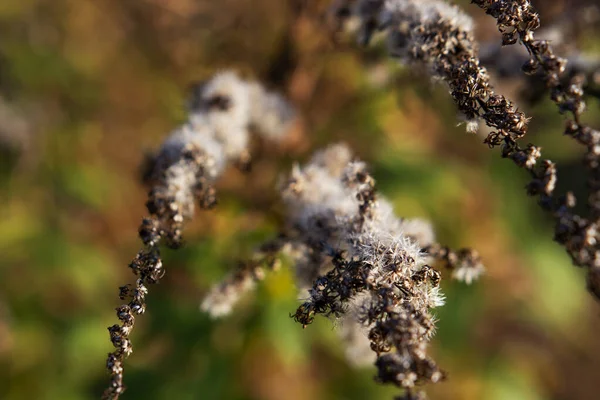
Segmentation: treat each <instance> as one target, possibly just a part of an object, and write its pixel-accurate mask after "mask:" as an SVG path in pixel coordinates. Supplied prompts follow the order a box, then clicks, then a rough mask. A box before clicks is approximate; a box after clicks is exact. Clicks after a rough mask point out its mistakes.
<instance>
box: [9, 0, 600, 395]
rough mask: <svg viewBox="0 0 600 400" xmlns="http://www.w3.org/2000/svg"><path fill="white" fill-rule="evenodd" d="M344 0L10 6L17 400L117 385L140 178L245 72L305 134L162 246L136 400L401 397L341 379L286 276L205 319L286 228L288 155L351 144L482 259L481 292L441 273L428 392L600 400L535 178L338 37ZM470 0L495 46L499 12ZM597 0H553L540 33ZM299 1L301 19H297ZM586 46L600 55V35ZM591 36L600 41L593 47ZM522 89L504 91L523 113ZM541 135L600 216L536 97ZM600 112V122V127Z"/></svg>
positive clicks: (12, 379)
mask: <svg viewBox="0 0 600 400" xmlns="http://www.w3.org/2000/svg"><path fill="white" fill-rule="evenodd" d="M327 3H328V2H327V1H314V2H303V1H300V0H299V1H287V2H286V1H281V0H253V1H243V0H221V1H218V2H215V1H206V0H137V1H134V0H18V1H17V0H2V1H1V2H0V100H1V101H0V168H1V170H0V185H1V186H0V202H1V203H0V204H1V207H0V260H1V261H0V399H6V400H24V399H27V400H30V399H40V400H45V399H63V400H77V399H94V398H99V396H100V394H101V393H102V391H103V388H104V387H105V385H106V384H107V382H108V376H107V373H106V371H105V368H104V366H105V358H106V354H107V353H108V352H109V351H111V350H112V347H111V344H110V341H109V336H108V332H107V330H106V327H107V326H109V325H112V324H114V323H116V322H117V319H116V316H115V313H114V308H115V307H116V306H117V305H118V304H119V300H118V297H117V293H118V286H120V285H122V284H124V283H127V282H130V281H131V280H132V275H131V273H130V270H129V269H128V268H127V264H128V262H129V261H130V259H131V258H132V257H133V256H134V255H135V253H136V251H137V250H138V247H139V242H138V239H137V227H138V225H139V222H140V221H141V218H142V217H143V216H144V214H145V209H144V206H143V204H144V202H145V188H143V187H142V185H141V184H140V179H139V177H140V174H139V166H140V164H141V162H142V160H143V158H144V154H145V152H148V151H151V150H153V149H156V148H157V147H158V146H159V145H160V143H161V141H162V139H163V138H164V137H165V136H166V135H167V134H168V132H169V131H170V130H171V129H172V128H174V127H175V126H177V124H179V123H181V122H182V121H183V120H184V119H185V111H184V108H183V106H182V105H183V103H184V100H185V97H186V90H187V87H188V86H189V85H190V84H191V83H192V82H194V81H198V80H203V79H206V78H208V77H210V75H211V74H213V73H214V72H216V71H218V70H220V69H222V68H234V69H235V70H237V71H240V72H241V73H243V74H245V75H246V76H249V77H254V78H256V79H260V80H262V81H263V82H265V83H266V84H267V85H268V86H269V87H272V88H274V89H277V90H279V91H281V92H284V93H285V94H286V96H287V97H288V98H290V99H291V101H292V102H293V103H294V104H295V105H296V106H297V108H298V109H299V112H300V113H301V115H302V121H301V123H300V124H298V126H296V127H295V128H294V130H293V132H292V133H291V138H290V139H289V140H288V141H286V143H285V144H284V145H283V146H279V147H276V146H273V145H270V144H268V143H261V142H256V143H254V145H253V154H254V157H255V160H256V162H255V164H254V168H253V170H252V171H251V172H250V173H248V174H243V173H241V172H239V171H237V170H234V169H233V168H231V169H230V170H228V171H227V173H226V174H225V176H224V177H223V179H222V180H221V181H220V182H219V185H218V193H219V205H218V207H217V208H216V209H215V210H213V211H210V212H200V213H199V214H198V215H197V218H196V219H195V220H194V221H193V222H192V223H190V224H189V226H188V229H187V230H186V232H185V238H186V244H185V246H184V248H183V249H181V250H178V251H166V253H165V265H166V270H167V274H166V275H165V277H164V279H163V280H162V281H161V283H160V284H159V285H156V286H154V287H151V288H150V289H151V290H150V295H149V299H148V301H149V304H148V312H147V313H146V314H145V315H144V316H143V317H141V318H139V319H138V322H137V324H136V328H135V330H134V333H133V335H132V340H133V345H134V353H133V355H132V356H131V357H130V358H129V359H128V361H127V362H126V370H125V383H126V385H127V386H128V390H127V392H126V393H125V395H124V396H123V399H181V400H187V399H204V400H211V399H247V400H251V399H252V400H258V399H261V400H262V399H264V400H281V399H285V400H296V399H348V400H350V399H357V400H358V399H391V398H392V397H393V395H394V394H398V391H397V390H395V389H394V388H389V387H382V386H379V385H377V384H375V383H374V382H373V380H372V377H373V375H374V373H375V371H374V368H365V369H360V370H356V369H353V368H351V367H350V366H348V365H347V363H346V361H345V359H344V354H343V349H342V348H341V346H340V344H339V341H338V338H337V335H336V334H335V332H334V331H333V327H334V324H333V323H332V322H331V321H329V320H325V319H318V320H317V321H316V322H315V324H313V325H311V326H309V327H307V328H306V329H304V330H303V329H302V327H301V326H300V325H299V324H296V323H294V321H293V320H292V319H291V318H289V313H290V312H293V311H294V310H295V308H296V306H297V301H296V290H295V289H294V286H293V282H292V279H291V274H290V272H289V271H287V270H285V269H283V270H282V271H280V272H278V273H275V274H273V275H271V276H269V277H268V278H267V279H266V281H265V282H264V283H262V284H261V285H259V287H258V290H257V291H256V293H254V294H251V295H249V296H247V297H246V298H245V299H244V301H243V302H242V303H241V304H240V305H239V307H238V308H237V310H236V311H235V312H234V314H233V315H231V316H230V317H228V318H225V319H222V320H218V321H212V320H210V319H209V318H208V317H207V316H206V315H204V314H202V313H201V312H200V311H199V303H200V301H201V299H202V297H203V294H204V293H206V291H207V289H208V288H209V287H210V285H211V283H213V282H215V281H217V280H218V279H220V278H221V277H223V276H224V275H225V274H226V273H227V271H228V270H229V269H231V268H232V267H233V266H234V265H235V262H236V260H238V259H240V258H244V257H246V256H248V255H249V254H250V253H251V251H252V249H253V248H254V247H255V246H256V245H258V244H260V243H261V242H262V241H263V240H265V239H267V238H269V237H271V236H272V235H274V234H275V233H276V232H277V230H278V227H279V226H280V222H281V218H282V207H281V204H280V203H279V201H278V196H277V191H276V189H275V188H276V182H277V180H278V177H279V176H281V174H282V173H284V172H286V171H288V170H289V167H290V166H291V165H292V163H293V161H294V160H303V159H306V158H307V157H308V156H309V155H310V153H311V152H312V151H313V150H314V149H316V148H319V147H321V146H323V145H325V144H328V143H332V142H335V141H342V140H343V141H346V142H348V143H349V144H350V145H351V146H352V147H353V148H354V149H355V151H356V152H357V153H358V154H359V155H360V156H361V157H362V158H363V159H365V160H366V161H368V162H369V163H370V164H371V166H372V169H373V174H374V177H375V178H376V180H377V182H378V185H379V186H378V187H379V189H380V191H381V192H382V193H383V194H384V195H385V196H387V197H388V198H389V199H390V200H391V201H392V202H393V204H394V206H395V208H396V211H397V214H398V215H401V216H405V217H423V218H427V219H429V220H431V221H432V223H433V225H434V226H435V228H436V231H437V234H438V237H439V240H440V241H441V242H442V243H446V244H449V245H452V246H454V247H463V246H469V247H473V248H475V249H477V250H479V252H480V253H481V255H482V257H483V260H484V262H485V265H486V266H487V274H486V275H485V277H484V278H483V279H482V280H481V281H479V282H477V283H476V284H474V285H472V286H466V285H464V284H460V283H456V282H453V281H451V280H450V279H444V280H443V282H442V286H443V289H444V291H445V293H446V295H447V304H446V305H445V306H444V307H442V308H440V309H439V311H436V314H437V317H438V319H439V324H438V333H437V335H436V337H435V338H434V340H433V343H432V352H433V353H434V354H435V357H436V358H437V359H438V361H439V363H440V365H441V366H442V367H443V368H444V369H445V370H446V371H448V373H449V379H448V380H447V381H446V382H444V383H441V384H437V385H431V386H429V387H427V392H428V393H429V395H430V397H431V398H432V399H434V400H435V399H458V398H459V399H461V400H469V399H474V400H475V399H490V400H509V399H523V400H538V399H556V400H559V399H597V398H599V397H598V396H600V395H599V394H598V393H600V392H599V390H600V341H599V340H598V332H600V305H599V304H597V303H596V302H594V301H593V300H592V298H591V296H590V295H588V294H587V292H586V291H585V282H584V276H583V274H582V271H580V270H578V269H576V268H574V267H572V266H571V265H570V261H569V259H568V257H567V256H566V254H565V253H564V251H563V249H562V248H560V247H559V246H558V245H556V244H555V243H553V241H552V224H551V221H548V219H547V218H546V216H545V215H543V214H542V213H541V212H540V211H539V210H538V208H537V206H536V204H535V201H534V200H532V199H529V198H527V197H526V196H525V194H524V189H523V187H524V185H525V183H526V176H525V174H524V173H522V171H519V170H518V169H517V168H516V167H514V166H513V165H512V164H511V163H510V162H508V161H505V160H502V159H501V158H500V157H499V154H498V153H497V152H495V151H490V150H488V148H487V147H486V146H485V145H484V144H482V140H483V136H481V135H479V136H478V135H470V134H467V133H465V131H464V126H457V118H456V117H457V115H456V108H455V106H454V105H453V104H452V102H451V99H450V96H448V94H447V91H446V89H445V88H444V87H443V86H441V85H432V84H431V83H430V81H429V80H428V79H427V77H426V76H423V75H419V74H417V73H415V72H414V71H410V70H409V69H406V68H401V67H399V66H397V65H396V64H395V63H394V62H391V61H387V60H386V59H385V58H384V57H382V52H381V50H380V49H377V48H374V49H370V50H367V51H362V50H359V49H357V48H356V46H355V45H354V44H353V43H351V42H350V41H344V40H342V41H336V40H333V38H332V35H331V34H330V32H329V30H328V25H327V20H326V19H325V18H323V16H324V15H325V11H326V8H327ZM467 3H468V2H466V1H464V2H461V4H463V5H464V6H465V9H466V10H467V12H469V13H470V14H472V15H473V16H474V17H475V19H476V22H477V24H478V32H477V33H478V37H481V38H482V40H491V41H499V37H498V34H497V32H496V28H495V26H494V23H493V21H492V19H491V18H489V17H487V16H485V15H483V14H482V13H481V11H480V10H479V9H477V8H476V7H474V6H470V5H468V4H467ZM583 3H584V2H581V1H579V2H562V1H558V2H540V1H538V2H537V4H538V5H539V6H541V11H542V21H543V22H544V23H546V22H548V23H551V22H552V21H555V20H558V19H560V18H564V17H565V15H568V13H567V12H568V11H573V10H578V9H579V8H577V7H583V6H582V4H583ZM303 5H304V6H303ZM571 22H573V23H574V24H579V25H580V26H579V27H580V28H581V30H582V32H583V34H581V32H579V35H577V37H574V38H573V42H572V44H576V45H577V46H579V47H580V48H582V49H583V51H584V52H585V53H586V54H588V55H592V56H594V55H596V56H599V55H600V40H598V36H597V34H586V32H588V31H586V30H585V27H584V26H583V24H582V23H580V22H581V21H578V20H577V19H574V20H573V21H571ZM590 32H594V31H593V30H592V31H590ZM522 85H523V81H521V80H520V79H514V80H500V81H498V82H497V86H498V88H499V91H500V92H502V93H505V94H507V95H510V96H511V97H514V98H516V99H517V100H518V99H519V90H520V89H519V88H520V87H522ZM519 104H520V106H521V108H522V109H523V110H525V111H526V112H527V113H529V114H530V115H531V116H533V117H534V118H533V121H532V123H531V129H530V132H531V139H530V140H531V141H533V142H534V143H536V144H539V145H541V146H542V147H543V148H544V150H545V156H546V157H549V158H551V159H553V160H555V161H557V162H558V164H559V179H560V180H561V185H563V186H561V187H570V188H575V189H576V190H577V191H578V193H581V194H580V198H582V199H584V198H585V194H584V193H582V190H583V188H584V186H585V176H584V175H583V174H582V168H581V167H580V161H579V158H580V155H581V149H579V148H578V147H577V146H576V144H575V143H573V142H572V141H570V140H569V139H568V138H564V137H562V135H561V132H562V125H563V124H562V119H563V117H562V116H560V115H559V114H558V113H557V112H556V111H555V107H554V105H553V104H552V103H550V102H549V101H547V100H544V101H543V102H541V103H539V104H535V105H531V104H528V103H527V102H519ZM599 107H600V104H599V102H598V101H597V100H593V99H591V100H590V102H589V109H590V112H588V114H587V118H588V119H589V120H590V122H592V123H593V124H595V126H596V127H597V126H600V114H599V113H598V110H599Z"/></svg>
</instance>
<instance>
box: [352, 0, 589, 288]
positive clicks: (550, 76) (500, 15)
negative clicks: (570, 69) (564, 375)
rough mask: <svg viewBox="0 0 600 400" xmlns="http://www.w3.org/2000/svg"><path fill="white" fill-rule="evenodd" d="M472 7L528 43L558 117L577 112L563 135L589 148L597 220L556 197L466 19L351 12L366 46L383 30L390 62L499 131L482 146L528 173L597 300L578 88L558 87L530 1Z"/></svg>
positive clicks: (558, 65)
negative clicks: (425, 70)
mask: <svg viewBox="0 0 600 400" xmlns="http://www.w3.org/2000/svg"><path fill="white" fill-rule="evenodd" d="M474 3H477V4H478V5H480V6H481V7H483V8H485V9H486V10H487V12H488V13H489V14H492V15H493V16H495V17H496V18H497V19H498V22H499V25H500V27H501V31H502V32H503V34H504V42H505V43H507V44H509V43H514V42H515V41H516V40H517V39H518V38H519V37H520V38H521V40H522V41H523V40H524V42H526V43H527V46H528V50H529V51H530V52H531V54H532V61H531V62H530V63H529V64H528V66H529V67H528V68H529V70H534V69H538V68H541V69H543V70H544V71H545V75H544V76H545V77H546V78H545V79H546V81H547V83H548V85H549V86H550V87H551V89H552V97H553V100H555V102H557V104H558V105H559V106H560V109H561V111H570V112H571V113H573V115H574V120H573V121H569V122H568V123H567V129H566V133H567V134H568V135H570V136H573V137H575V138H576V139H577V140H578V141H580V142H581V143H583V144H585V145H586V146H588V152H587V154H586V157H585V160H586V163H587V165H588V167H589V168H590V169H591V170H592V179H591V181H592V182H591V187H592V195H591V196H590V203H589V204H590V208H591V214H592V217H591V218H592V220H588V219H586V218H584V217H582V216H579V215H575V214H574V213H573V212H572V208H573V207H574V205H575V197H574V195H573V194H572V193H570V192H569V193H567V194H566V195H564V196H558V195H556V193H555V188H556V181H557V174H556V165H555V164H554V163H553V162H552V161H550V160H542V161H538V160H539V159H540V158H541V149H540V148H539V147H536V146H534V145H533V144H527V145H526V146H522V145H520V144H519V140H520V139H522V138H523V137H524V136H525V134H526V133H527V125H528V121H529V118H527V117H526V116H525V115H524V114H523V113H522V112H520V111H518V110H517V108H516V106H515V105H514V104H513V103H512V102H511V101H510V100H508V99H506V98H505V97H504V96H502V95H499V94H497V93H496V92H495V91H494V89H493V87H492V85H491V84H490V79H489V76H488V74H487V71H486V70H485V68H484V67H482V66H481V65H480V60H479V58H478V48H477V44H476V42H475V39H474V36H473V33H472V28H471V26H470V23H469V21H470V20H468V17H466V15H464V14H462V12H461V11H460V10H458V8H456V7H454V6H450V5H448V4H446V3H444V2H442V1H435V0H432V1H423V2H418V1H416V0H362V1H359V2H358V5H357V6H356V7H354V10H355V12H356V14H357V15H358V16H359V18H360V19H361V21H362V25H363V29H362V33H363V35H365V37H366V38H367V41H368V39H369V38H370V37H371V36H372V34H373V33H374V32H375V31H376V30H380V31H386V32H387V36H388V44H389V53H390V55H391V56H392V57H397V58H400V59H401V60H402V61H404V62H406V63H419V64H425V65H427V66H428V67H429V69H430V71H431V74H432V75H433V76H434V77H435V78H438V79H441V80H442V81H444V82H445V83H446V84H447V85H448V87H449V89H450V92H451V95H452V98H453V99H454V102H455V103H456V105H457V106H458V108H459V110H460V111H461V112H462V113H463V114H464V115H465V117H466V118H467V119H468V120H472V121H474V120H478V119H482V120H483V121H484V122H485V123H486V125H488V126H489V127H491V128H494V131H493V132H491V133H490V134H489V135H488V137H487V138H486V139H485V141H484V142H485V143H486V144H488V145H489V146H490V147H491V148H493V147H497V146H500V147H501V148H502V153H501V154H502V157H504V158H509V159H510V160H512V161H513V162H514V163H515V164H516V165H517V166H518V167H520V168H523V169H525V170H526V171H527V172H528V173H529V175H530V176H531V181H530V182H529V184H528V185H527V187H526V188H527V193H528V194H529V195H530V196H537V197H538V203H539V205H540V206H541V208H542V209H544V210H545V211H547V212H549V213H550V215H552V217H553V218H554V220H555V222H556V225H555V240H556V241H557V242H559V243H560V244H562V245H563V246H565V248H566V250H567V252H568V254H569V255H570V256H571V258H572V260H573V262H574V264H575V265H577V266H581V267H585V268H587V270H588V288H589V290H590V291H591V292H592V293H593V294H594V295H595V296H596V297H597V298H599V299H600V233H599V231H600V229H599V225H598V222H599V221H598V220H597V219H596V217H595V214H596V213H597V211H596V209H597V208H598V207H600V200H597V197H599V195H598V194H597V193H598V190H597V189H600V179H599V178H600V177H599V176H597V174H598V172H597V170H598V168H600V167H599V166H598V157H597V155H598V154H600V133H598V132H597V131H593V130H592V129H590V128H588V127H585V126H583V125H582V124H581V123H580V119H579V116H580V114H581V112H582V111H583V109H584V102H583V99H582V89H581V82H575V83H573V84H571V85H570V86H569V87H567V88H563V86H561V84H560V79H559V74H560V73H562V71H563V70H564V61H563V60H561V59H559V58H558V57H556V56H555V55H554V54H553V53H552V51H551V48H550V47H549V45H548V43H547V42H545V41H536V40H534V39H533V33H532V29H535V28H537V27H538V26H539V18H538V17H537V14H535V12H534V11H533V9H532V8H531V6H530V4H529V2H528V1H526V0H518V1H502V0H498V1H494V0H491V1H483V0H482V1H478V0H475V1H474ZM520 35H522V36H520ZM362 39H364V38H363V37H361V40H362Z"/></svg>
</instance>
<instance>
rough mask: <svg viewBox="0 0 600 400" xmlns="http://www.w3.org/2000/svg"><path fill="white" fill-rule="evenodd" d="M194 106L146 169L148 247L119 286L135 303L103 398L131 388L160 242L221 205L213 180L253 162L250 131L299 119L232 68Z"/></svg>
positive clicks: (120, 330) (195, 97)
mask: <svg viewBox="0 0 600 400" xmlns="http://www.w3.org/2000/svg"><path fill="white" fill-rule="evenodd" d="M189 107H190V110H189V111H190V113H189V118H188V121H187V122H186V123H185V124H184V125H182V126H181V127H179V128H178V129H176V130H175V131H173V132H172V133H171V135H170V136H169V137H168V138H167V139H166V141H165V142H164V143H163V145H162V147H161V149H160V151H159V153H158V155H157V156H156V157H154V158H153V159H151V160H150V162H149V165H148V168H147V171H146V173H145V181H146V183H147V184H148V186H149V187H150V188H151V190H150V193H149V195H148V202H147V203H146V207H147V209H148V212H149V213H150V217H148V218H145V219H144V220H143V222H142V225H141V226H140V229H139V236H140V239H141V240H142V242H143V244H144V248H143V249H142V250H141V251H139V252H138V254H137V256H136V257H135V258H134V260H133V261H132V262H131V263H130V264H129V267H130V268H131V269H132V270H133V272H134V274H135V275H137V277H138V278H137V279H136V281H135V283H134V284H133V285H125V286H122V287H121V288H120V294H119V298H120V299H121V300H129V301H128V303H127V304H124V305H121V306H119V307H117V309H116V310H117V318H118V319H119V321H121V324H120V325H112V326H110V327H109V328H108V331H109V333H110V339H111V342H112V344H113V346H114V347H115V350H114V351H113V352H111V353H109V354H108V359H107V363H106V366H107V369H108V371H109V373H110V375H111V381H110V385H109V386H108V388H107V389H106V390H105V392H104V395H103V398H104V399H110V400H116V399H118V398H119V396H120V395H121V394H122V393H123V392H124V390H125V386H124V385H123V362H124V360H125V358H127V357H128V356H129V355H130V354H131V352H132V346H131V341H130V339H129V335H130V334H131V331H132V329H133V327H134V325H135V317H136V315H140V314H143V313H144V312H145V310H146V295H147V294H148V285H150V284H153V283H157V282H158V281H159V280H160V279H161V278H162V276H163V275H164V269H163V265H162V261H161V258H160V249H159V246H160V245H161V244H166V245H167V246H169V247H173V248H177V247H179V246H180V244H181V234H182V230H183V225H184V222H185V221H189V220H190V219H192V217H193V216H194V211H195V207H196V204H198V205H199V206H200V207H201V208H211V207H212V206H214V205H215V203H216V193H215V190H214V188H213V187H212V184H213V182H214V181H215V180H216V179H217V178H218V177H219V176H220V175H221V173H222V172H223V170H224V169H225V167H226V165H228V164H237V165H238V166H240V167H242V168H243V167H244V166H245V165H246V164H247V163H248V162H249V161H250V157H249V153H248V141H249V134H250V130H253V131H257V132H258V133H260V134H262V135H264V136H265V137H268V138H270V139H279V138H281V137H283V134H284V133H285V132H286V131H287V128H288V127H289V123H290V121H291V120H292V119H293V116H294V113H293V110H292V109H291V107H290V106H289V104H287V102H285V101H284V100H283V99H282V98H281V97H280V96H278V95H276V94H273V93H270V92H268V91H266V90H265V89H264V88H263V87H262V86H261V85H259V84H257V83H254V82H248V81H245V80H242V79H240V78H239V77H238V76H237V75H236V74H234V73H231V72H224V73H221V74H217V75H216V76H215V77H213V78H212V79H211V80H209V81H207V82H205V83H203V84H201V85H198V87H197V90H196V91H195V92H194V93H193V94H192V98H191V99H190V102H189ZM255 270H256V268H253V269H252V271H255Z"/></svg>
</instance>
